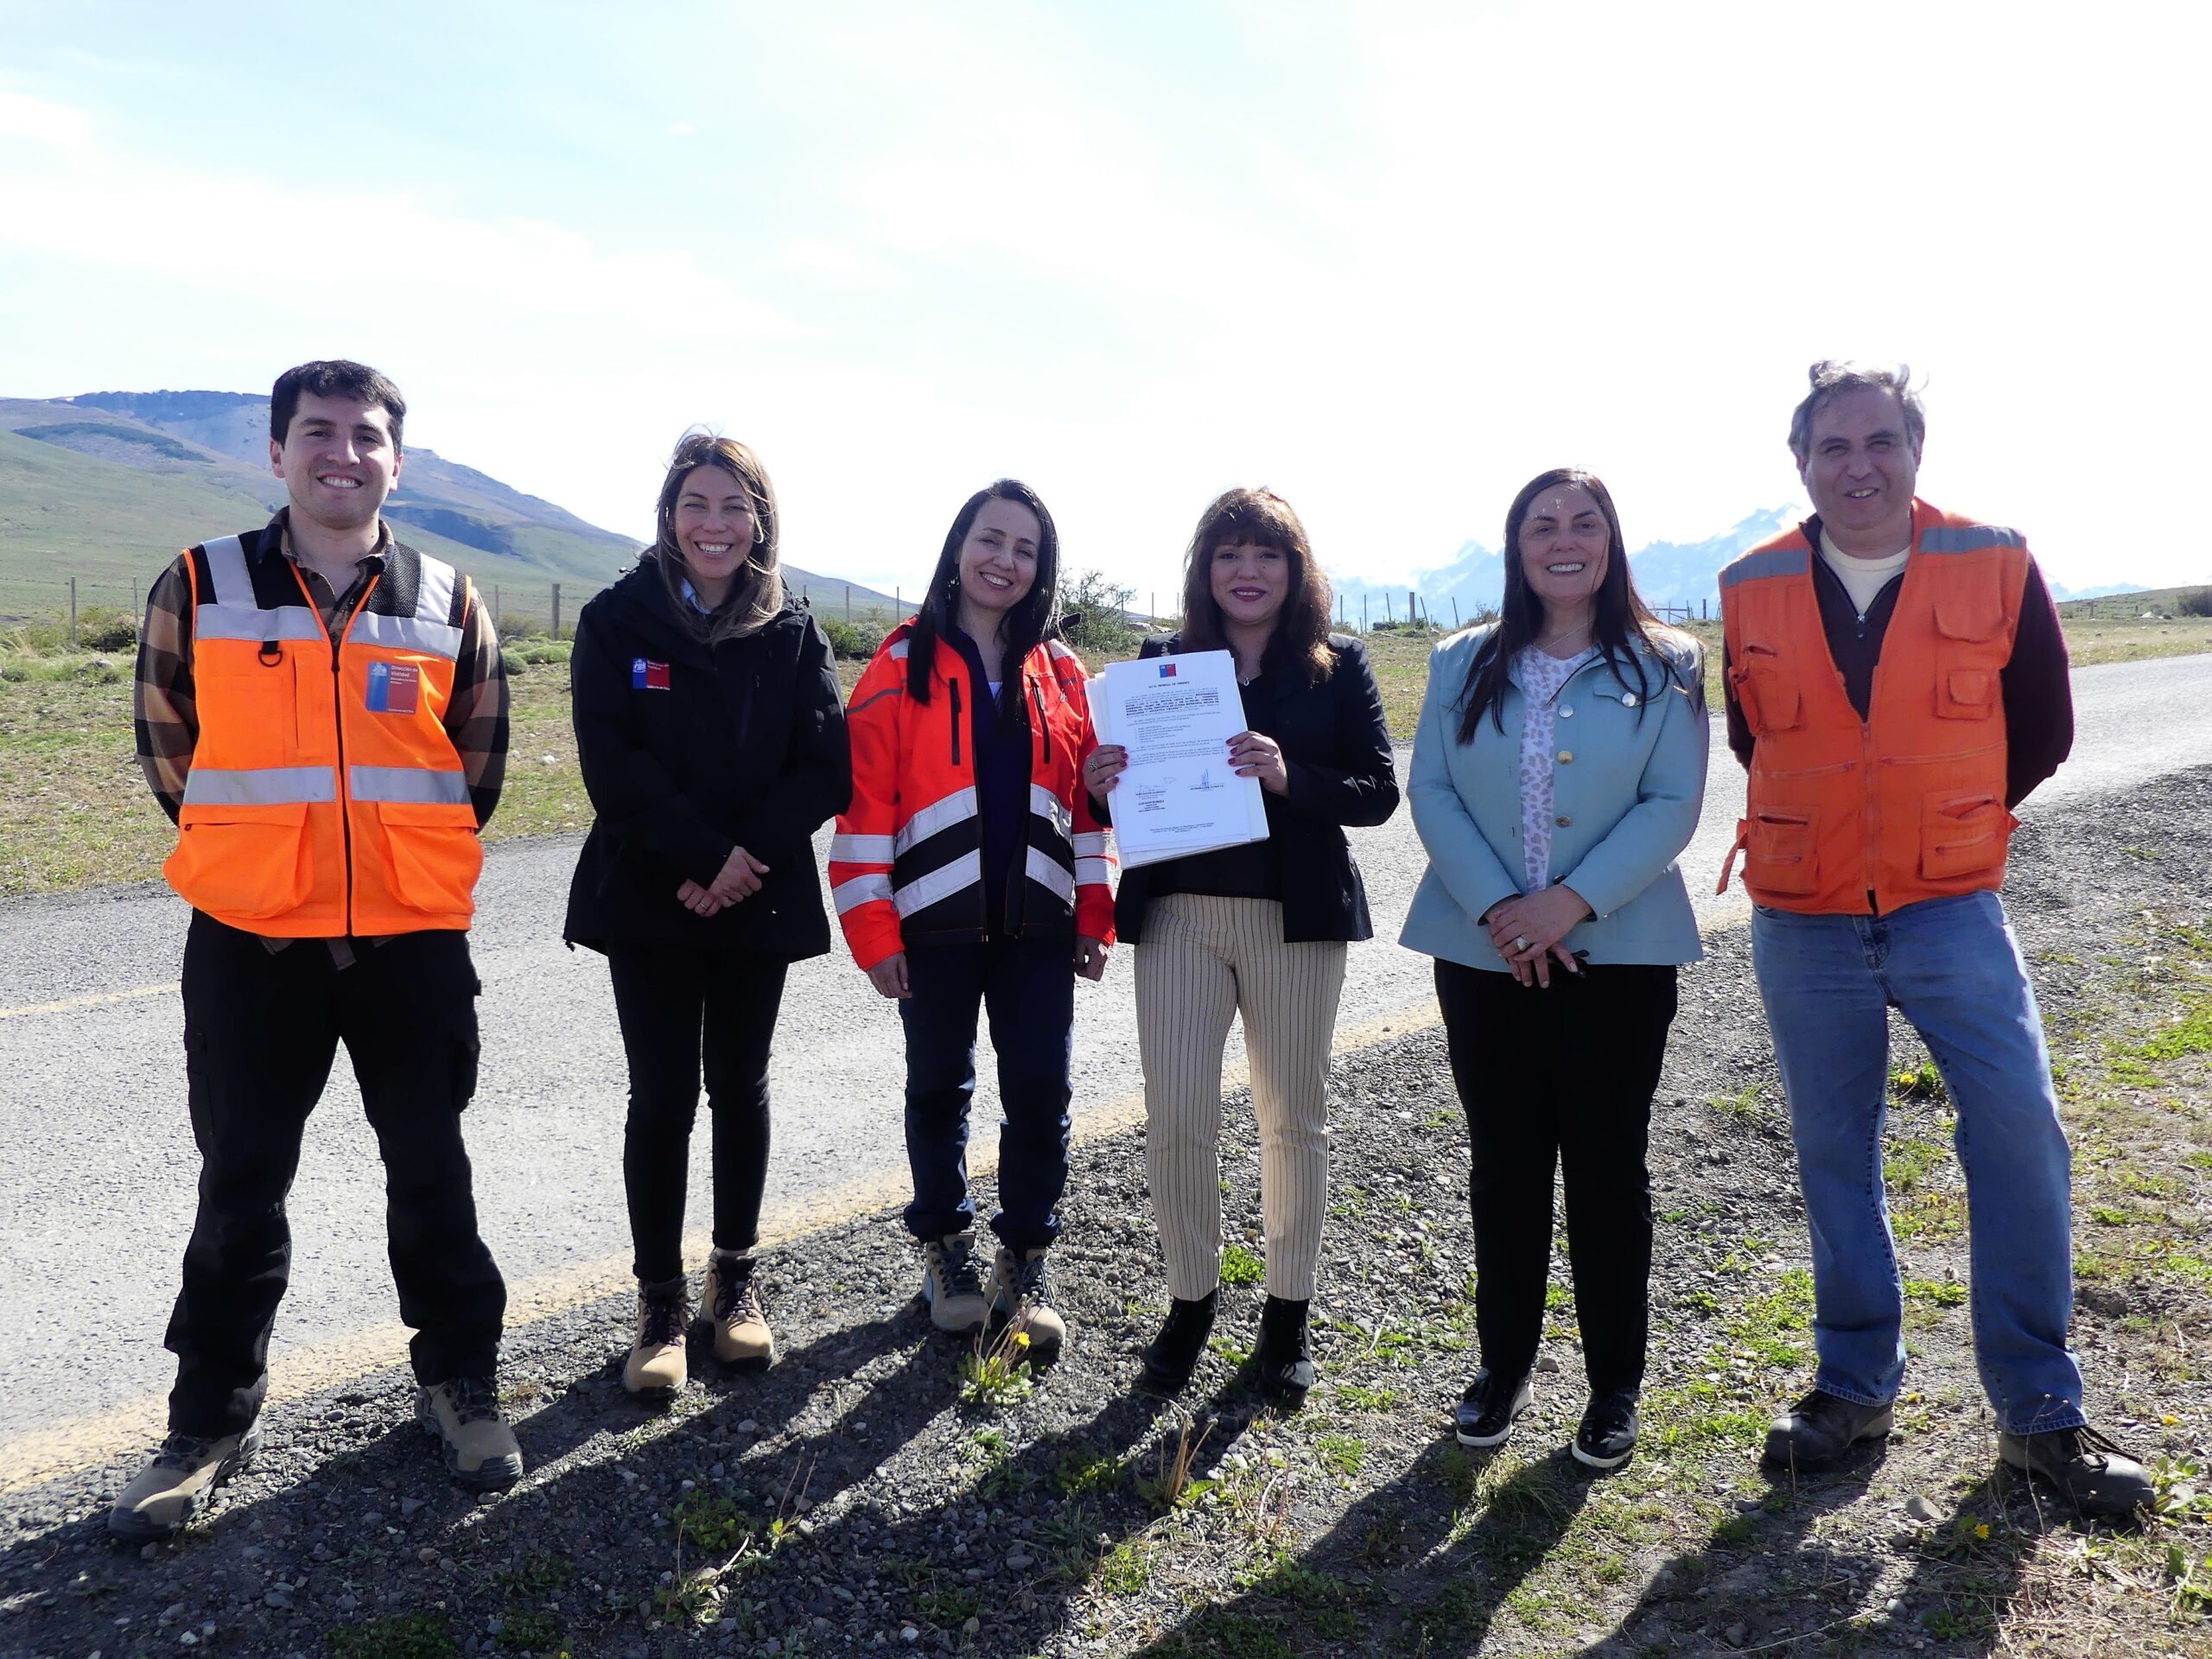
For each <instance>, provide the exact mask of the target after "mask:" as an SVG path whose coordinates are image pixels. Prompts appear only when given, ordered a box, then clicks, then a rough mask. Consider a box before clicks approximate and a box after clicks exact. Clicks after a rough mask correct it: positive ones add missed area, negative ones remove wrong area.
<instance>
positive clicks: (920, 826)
mask: <svg viewBox="0 0 2212 1659" xmlns="http://www.w3.org/2000/svg"><path fill="white" fill-rule="evenodd" d="M912 628H913V620H912V618H909V619H908V620H906V622H904V623H902V624H900V625H899V626H898V627H896V628H894V629H893V630H892V632H891V636H890V637H889V638H888V639H886V640H885V641H884V642H883V648H882V649H881V650H880V651H879V652H876V654H875V658H874V661H873V662H871V663H869V664H868V668H867V671H865V672H863V673H862V674H861V677H860V683H858V684H857V685H855V687H854V688H853V695H852V698H851V701H850V702H849V704H848V706H847V709H846V715H845V719H846V727H847V729H848V730H849V733H850V734H851V737H852V745H853V802H852V807H851V810H849V811H846V812H843V813H841V814H839V815H838V818H837V832H836V839H835V840H833V841H832V842H830V844H829V893H830V897H831V898H832V899H834V900H836V906H837V921H838V924H839V925H841V926H842V928H843V929H844V930H845V941H846V943H847V944H849V945H850V946H851V947H852V951H853V957H854V959H855V961H857V962H858V963H860V965H861V967H862V968H873V967H874V966H875V965H876V963H880V962H881V961H882V960H883V959H884V958H885V957H889V956H892V955H894V954H895V953H897V952H898V951H900V950H904V949H906V944H905V941H906V939H907V938H923V937H932V936H933V937H937V938H966V939H980V938H982V937H983V929H984V904H983V855H982V823H981V821H980V819H979V817H978V806H977V802H976V757H975V745H974V743H973V742H972V741H971V740H970V738H969V721H971V720H972V719H973V718H974V715H975V709H976V698H977V696H978V690H977V688H976V687H975V686H973V685H971V684H969V673H968V665H967V663H966V662H965V661H964V660H963V658H962V657H961V655H960V652H958V651H957V649H956V648H954V647H953V646H952V645H948V644H946V643H945V641H944V640H943V639H938V641H937V652H936V658H935V660H934V662H933V663H932V664H931V680H930V700H929V702H927V703H917V702H915V701H914V700H913V699H912V697H910V696H907V695H906V663H907V638H908V635H909V634H910V633H911V632H912ZM1009 666H1011V664H1009ZM1020 683H1021V696H1022V698H1023V700H1024V702H1027V705H1028V709H1029V813H1028V822H1027V836H1026V840H1027V852H1026V853H1025V854H1024V855H1023V858H1022V862H1021V865H1020V868H1016V869H1015V870H1014V872H1013V873H1012V874H1011V877H1010V882H1011V885H1012V886H1013V887H1014V889H1015V891H1014V892H1013V893H1009V894H1008V895H1007V912H1006V913H1007V921H1008V924H1009V925H1011V926H1012V927H1013V928H1014V930H1015V931H1017V932H1019V933H1020V934H1023V935H1025V936H1027V935H1033V934H1046V933H1053V932H1062V931H1068V930H1069V929H1070V927H1071V926H1072V928H1073V931H1075V932H1076V933H1077V934H1078V935H1081V936H1083V937H1084V938H1094V939H1103V940H1106V941H1109V942H1111V940H1112V939H1113V937H1114V892H1113V874H1114V857H1113V855H1112V853H1111V852H1109V850H1108V849H1107V844H1106V832H1105V830H1104V829H1102V828H1101V827H1100V825H1099V823H1098V820H1097V819H1096V817H1093V816H1092V813H1091V808H1090V794H1089V793H1088V791H1085V790H1084V787H1083V763H1084V760H1085V759H1086V758H1087V757H1088V756H1089V755H1090V752H1091V751H1092V750H1093V749H1095V748H1096V747H1098V739H1097V737H1096V734H1095V733H1094V731H1093V729H1092V727H1091V723H1090V695H1089V693H1088V692H1087V691H1086V690H1084V671H1083V662H1082V659H1081V658H1078V657H1077V655H1076V654H1075V652H1072V651H1071V650H1069V649H1068V648H1067V647H1066V646H1065V645H1062V644H1061V643H1060V642H1059V641H1058V640H1057V639H1050V640H1047V641H1046V642H1045V643H1044V644H1042V645H1039V646H1037V647H1036V649H1034V650H1033V651H1032V652H1030V653H1029V655H1028V656H1027V658H1024V659H1023V660H1022V663H1021V665H1020ZM982 695H983V696H988V695H989V692H988V688H986V689H984V690H983V691H982Z"/></svg>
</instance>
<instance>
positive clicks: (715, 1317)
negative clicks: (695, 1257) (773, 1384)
mask: <svg viewBox="0 0 2212 1659" xmlns="http://www.w3.org/2000/svg"><path fill="white" fill-rule="evenodd" d="M699 1312H700V1313H701V1314H702V1315H703V1316H704V1317H705V1319H706V1320H707V1323H708V1324H709V1325H712V1326H713V1327H714V1332H715V1358H716V1359H718V1360H720V1361H721V1363H723V1364H725V1365H727V1366H728V1367H729V1369H730V1370H734V1371H765V1370H767V1369H768V1367H770V1366H771V1365H772V1364H774V1363H776V1335H775V1332H772V1331H771V1330H769V1329H768V1316H767V1315H766V1314H765V1313H762V1312H761V1311H760V1291H759V1290H758V1289H757V1288H755V1287H754V1285H753V1257H752V1256H751V1255H739V1254H738V1253H737V1252H736V1251H735V1250H716V1251H715V1252H714V1254H713V1255H709V1257H708V1258H707V1294H705V1295H704V1296H703V1297H702V1298H701V1299H700V1307H699Z"/></svg>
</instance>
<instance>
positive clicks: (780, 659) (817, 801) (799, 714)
mask: <svg viewBox="0 0 2212 1659" xmlns="http://www.w3.org/2000/svg"><path fill="white" fill-rule="evenodd" d="M663 680H665V682H666V684H665V689H663V688H662V686H661V684H660V682H662V681H663ZM569 683H570V686H571V690H572V695H573V697H574V708H575V724H576V750H577V753H578V756H579V758H580V759H581V760H582V763H583V774H584V788H585V789H586V790H587V791H588V792H589V793H590V795H591V804H592V808H593V810H594V812H596V813H597V814H598V817H596V819H595V820H594V823H593V824H592V827H591V834H590V836H588V838H587V839H586V841H585V842H584V849H583V856H582V858H581V859H579V860H578V861H577V863H576V875H575V880H574V881H573V882H572V883H571V884H570V885H569V918H568V923H567V925H566V927H565V928H564V929H563V937H565V938H567V939H568V940H569V943H570V944H584V945H589V946H590V947H591V948H592V949H594V950H606V949H607V946H608V945H609V944H688V945H690V946H693V947H695V948H700V949H705V950H741V951H747V952H753V953H758V954H760V955H762V956H769V957H781V958H783V959H784V960H785V961H794V962H795V961H797V960H798V959H799V958H800V957H818V956H820V955H822V954H823V952H824V951H826V950H829V919H828V918H827V916H826V915H825V914H824V912H823V904H822V880H821V877H820V875H819V874H817V870H816V868H815V861H814V846H813V836H814V832H815V831H816V830H817V829H820V828H821V827H822V826H823V824H824V823H828V822H829V819H831V818H832V817H836V815H837V814H838V813H839V812H842V811H843V810H844V809H845V805H846V803H847V800H848V798H849V796H850V795H851V793H852V782H853V769H852V754H851V752H850V750H849V748H848V747H847V746H846V742H845V709H844V698H843V696H842V693H841V692H840V690H839V689H838V684H837V669H836V662H835V661H834V659H833V658H832V656H831V653H830V650H829V640H828V639H826V638H825V637H824V636H823V632H822V630H821V628H820V627H819V626H817V625H816V623H815V621H814V619H813V618H812V617H810V616H809V615H808V614H807V613H805V612H804V611H802V610H799V609H798V608H797V607H786V608H785V610H784V611H783V612H782V613H780V614H779V615H778V616H776V617H775V618H774V619H773V620H771V621H770V622H769V623H768V625H767V626H766V627H764V628H762V629H761V630H760V632H758V633H753V634H749V635H747V637H745V638H744V639H728V640H724V641H723V642H722V643H721V645H715V646H713V647H711V648H710V647H709V645H707V644H706V642H705V641H703V640H702V639H699V638H698V637H697V636H696V634H694V633H693V632H691V631H690V629H689V628H687V627H685V626H683V623H682V622H680V621H679V620H677V616H676V614H675V609H674V607H673V605H672V604H671V601H670V599H669V596H668V593H667V590H666V589H665V588H663V587H662V586H661V582H660V575H659V573H658V571H657V570H655V569H654V568H653V566H652V561H651V560H650V559H645V560H642V561H640V562H639V566H638V568H637V569H634V570H632V571H631V572H630V573H629V574H628V575H626V576H624V577H623V578H622V579H621V580H620V582H616V583H615V584H614V586H613V587H612V588H608V589H607V591H606V592H605V593H603V594H600V595H599V596H598V597H597V598H595V599H594V600H593V601H591V602H590V603H589V604H588V605H586V606H585V607H584V608H583V614H582V616H581V617H580V618H578V619H577V622H576V644H575V655H574V656H573V657H572V658H571V659H570V662H569ZM734 847H743V848H744V849H746V850H747V852H749V853H751V854H752V855H753V856H754V857H755V858H757V859H759V860H760V861H761V862H763V863H764V864H766V865H767V866H768V874H766V875H765V876H763V877H762V878H761V882H760V892H758V893H754V894H753V896H752V897H751V898H749V899H745V900H743V901H742V902H741V903H739V904H735V905H732V906H729V907H728V909H726V910H723V911H721V912H719V913H718V914H716V915H714V916H710V917H701V916H698V915H696V914H694V913H693V912H690V911H689V910H686V909H685V908H684V907H683V906H682V905H681V904H679V903H677V898H676V890H677V887H680V886H682V885H683V882H684V881H686V880H691V881H696V882H697V883H698V884H699V885H700V886H702V887H704V886H706V885H707V883H709V881H712V880H714V879H715V876H716V875H717V874H720V872H721V868H722V865H723V863H724V861H727V860H728V857H729V855H730V849H732V848H734Z"/></svg>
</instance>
